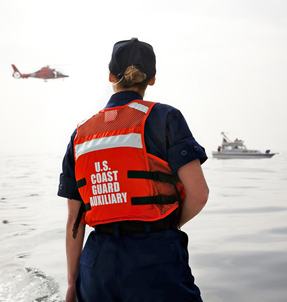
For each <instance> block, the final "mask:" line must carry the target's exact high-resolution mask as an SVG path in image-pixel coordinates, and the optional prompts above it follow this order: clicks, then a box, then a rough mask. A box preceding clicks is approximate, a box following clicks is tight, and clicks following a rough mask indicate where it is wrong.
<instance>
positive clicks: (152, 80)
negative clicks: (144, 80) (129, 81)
mask: <svg viewBox="0 0 287 302" xmlns="http://www.w3.org/2000/svg"><path fill="white" fill-rule="evenodd" d="M154 83H155V77H153V78H151V79H150V80H149V82H148V85H150V86H153V85H154Z"/></svg>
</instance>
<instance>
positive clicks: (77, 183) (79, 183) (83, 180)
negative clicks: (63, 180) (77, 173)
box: [76, 178, 87, 189]
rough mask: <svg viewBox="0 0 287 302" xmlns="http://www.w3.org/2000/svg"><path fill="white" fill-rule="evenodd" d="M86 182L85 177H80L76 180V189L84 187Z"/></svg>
mask: <svg viewBox="0 0 287 302" xmlns="http://www.w3.org/2000/svg"><path fill="white" fill-rule="evenodd" d="M86 184H87V182H86V179H85V178H82V179H80V180H78V181H77V182H76V185H77V189H79V188H81V187H84V186H85V185H86Z"/></svg>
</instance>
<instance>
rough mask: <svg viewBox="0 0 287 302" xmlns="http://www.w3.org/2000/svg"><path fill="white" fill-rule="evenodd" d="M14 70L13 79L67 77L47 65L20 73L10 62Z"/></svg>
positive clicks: (45, 79)
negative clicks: (33, 70) (36, 69)
mask: <svg viewBox="0 0 287 302" xmlns="http://www.w3.org/2000/svg"><path fill="white" fill-rule="evenodd" d="M11 65H12V67H13V70H14V73H13V74H12V76H13V77H14V78H15V79H21V78H22V79H28V78H37V79H43V80H44V81H45V82H46V81H47V80H49V79H59V78H67V77H69V76H68V75H64V74H62V73H61V72H59V71H56V70H55V69H51V68H50V67H49V66H47V67H43V68H41V69H40V70H38V71H36V72H33V73H28V74H21V72H20V71H19V70H18V69H17V67H16V66H15V65H13V64H11Z"/></svg>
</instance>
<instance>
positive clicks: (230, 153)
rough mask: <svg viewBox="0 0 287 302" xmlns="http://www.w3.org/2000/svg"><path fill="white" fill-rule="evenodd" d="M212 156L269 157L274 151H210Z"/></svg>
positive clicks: (232, 157) (233, 157)
mask: <svg viewBox="0 0 287 302" xmlns="http://www.w3.org/2000/svg"><path fill="white" fill-rule="evenodd" d="M212 155H213V157H214V158H219V159H252V158H271V157H272V156H274V155H275V153H259V152H258V153H248V152H238V153H237V152H212Z"/></svg>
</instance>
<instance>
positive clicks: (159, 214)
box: [74, 100, 184, 226]
mask: <svg viewBox="0 0 287 302" xmlns="http://www.w3.org/2000/svg"><path fill="white" fill-rule="evenodd" d="M154 104H155V103H151V102H147V101H142V100H136V101H133V102H131V103H129V104H127V105H125V106H120V107H114V108H108V109H104V110H102V111H100V112H99V113H98V114H96V115H94V116H93V117H92V118H90V119H88V120H87V121H85V122H83V123H80V124H79V125H78V128H77V135H76V137H75V140H74V151H75V162H76V165H75V174H76V181H77V186H78V190H79V193H80V195H81V197H82V199H83V201H84V204H85V209H86V212H85V213H84V215H83V217H82V222H84V223H86V224H88V225H89V226H95V225H97V224H105V223H110V222H117V221H123V220H141V221H155V220H158V219H161V218H164V217H166V216H167V215H168V214H170V213H171V212H173V211H174V210H175V209H177V208H178V206H179V204H180V202H181V200H183V198H184V189H183V185H182V183H181V182H179V179H178V178H176V177H175V176H174V175H173V174H172V173H171V170H170V167H169V165H168V163H167V162H166V161H164V160H162V159H160V158H158V157H156V156H154V155H152V154H148V153H147V151H146V147H145V141H144V125H145V121H146V118H147V117H148V115H149V113H150V111H151V109H152V107H153V106H154ZM155 127H156V125H155ZM180 199H181V200H180Z"/></svg>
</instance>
